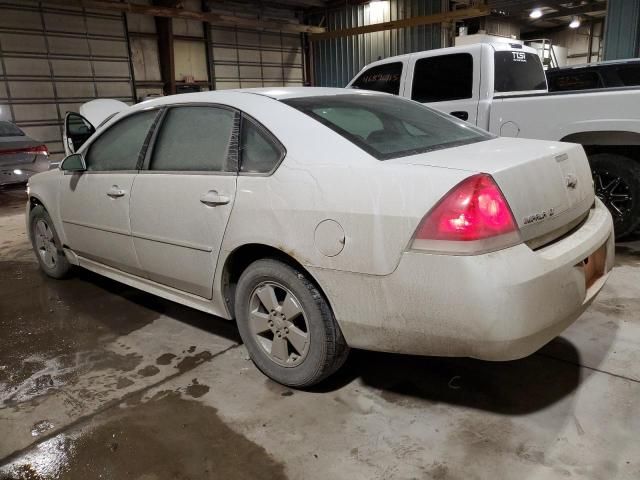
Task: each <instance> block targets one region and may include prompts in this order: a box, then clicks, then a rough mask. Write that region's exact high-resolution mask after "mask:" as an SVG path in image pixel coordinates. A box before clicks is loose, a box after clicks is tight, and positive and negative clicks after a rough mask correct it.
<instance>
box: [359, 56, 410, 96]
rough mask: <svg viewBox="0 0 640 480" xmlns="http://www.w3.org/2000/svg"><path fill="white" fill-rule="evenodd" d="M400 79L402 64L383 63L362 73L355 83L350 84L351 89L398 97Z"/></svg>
mask: <svg viewBox="0 0 640 480" xmlns="http://www.w3.org/2000/svg"><path fill="white" fill-rule="evenodd" d="M401 77H402V62H393V63H385V64H384V65H378V66H376V67H371V68H370V69H369V70H365V71H364V72H362V74H361V75H360V76H359V77H358V78H357V79H356V81H355V82H353V83H352V84H351V88H358V89H361V90H374V91H376V92H384V93H392V94H394V95H398V94H399V93H400V78H401Z"/></svg>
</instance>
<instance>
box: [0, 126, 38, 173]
mask: <svg viewBox="0 0 640 480" xmlns="http://www.w3.org/2000/svg"><path fill="white" fill-rule="evenodd" d="M47 170H49V150H48V149H47V146H46V145H45V144H43V143H42V142H39V141H37V140H34V139H33V138H31V137H29V136H28V135H26V134H25V133H24V132H23V131H22V130H20V129H19V128H18V127H17V126H16V125H14V124H13V123H11V122H6V121H0V186H1V185H12V184H19V183H25V182H26V181H27V180H29V177H31V176H32V175H35V174H36V173H40V172H45V171H47Z"/></svg>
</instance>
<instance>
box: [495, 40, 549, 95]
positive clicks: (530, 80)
mask: <svg viewBox="0 0 640 480" xmlns="http://www.w3.org/2000/svg"><path fill="white" fill-rule="evenodd" d="M493 58H494V62H495V80H494V90H495V91H496V92H526V91H529V90H545V89H546V88H547V80H546V78H545V76H544V69H543V68H542V63H541V62H540V57H538V55H536V54H535V53H528V52H518V51H511V50H509V51H503V52H495V53H494V56H493Z"/></svg>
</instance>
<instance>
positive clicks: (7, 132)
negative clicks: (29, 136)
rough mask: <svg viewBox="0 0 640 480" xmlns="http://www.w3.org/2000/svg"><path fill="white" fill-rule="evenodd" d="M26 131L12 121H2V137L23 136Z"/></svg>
mask: <svg viewBox="0 0 640 480" xmlns="http://www.w3.org/2000/svg"><path fill="white" fill-rule="evenodd" d="M21 136H24V132H23V131H22V130H20V129H19V128H18V127H16V126H15V125H14V124H13V123H11V122H0V137H21Z"/></svg>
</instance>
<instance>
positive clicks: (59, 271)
mask: <svg viewBox="0 0 640 480" xmlns="http://www.w3.org/2000/svg"><path fill="white" fill-rule="evenodd" d="M39 222H44V224H46V225H47V226H48V228H50V229H51V233H52V234H53V243H54V247H55V248H54V249H53V251H52V252H51V258H52V259H53V263H52V264H51V265H47V263H46V261H45V260H44V259H43V256H42V255H41V253H40V250H39V248H38V245H37V239H36V237H37V235H38V232H37V231H36V228H37V224H38V223H39ZM29 238H30V240H31V246H32V248H33V252H34V253H35V255H36V258H37V259H38V263H39V264H40V268H41V269H42V271H43V272H44V273H46V274H47V275H48V276H50V277H52V278H64V277H66V276H67V275H68V274H69V271H70V270H71V265H70V264H69V261H68V260H67V257H66V256H65V254H64V251H63V250H62V244H61V243H60V238H59V237H58V232H56V229H55V227H54V226H53V222H52V221H51V217H50V216H49V213H47V211H46V210H45V209H44V207H43V206H42V205H38V206H36V207H34V208H33V209H32V210H31V212H30V213H29Z"/></svg>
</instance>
